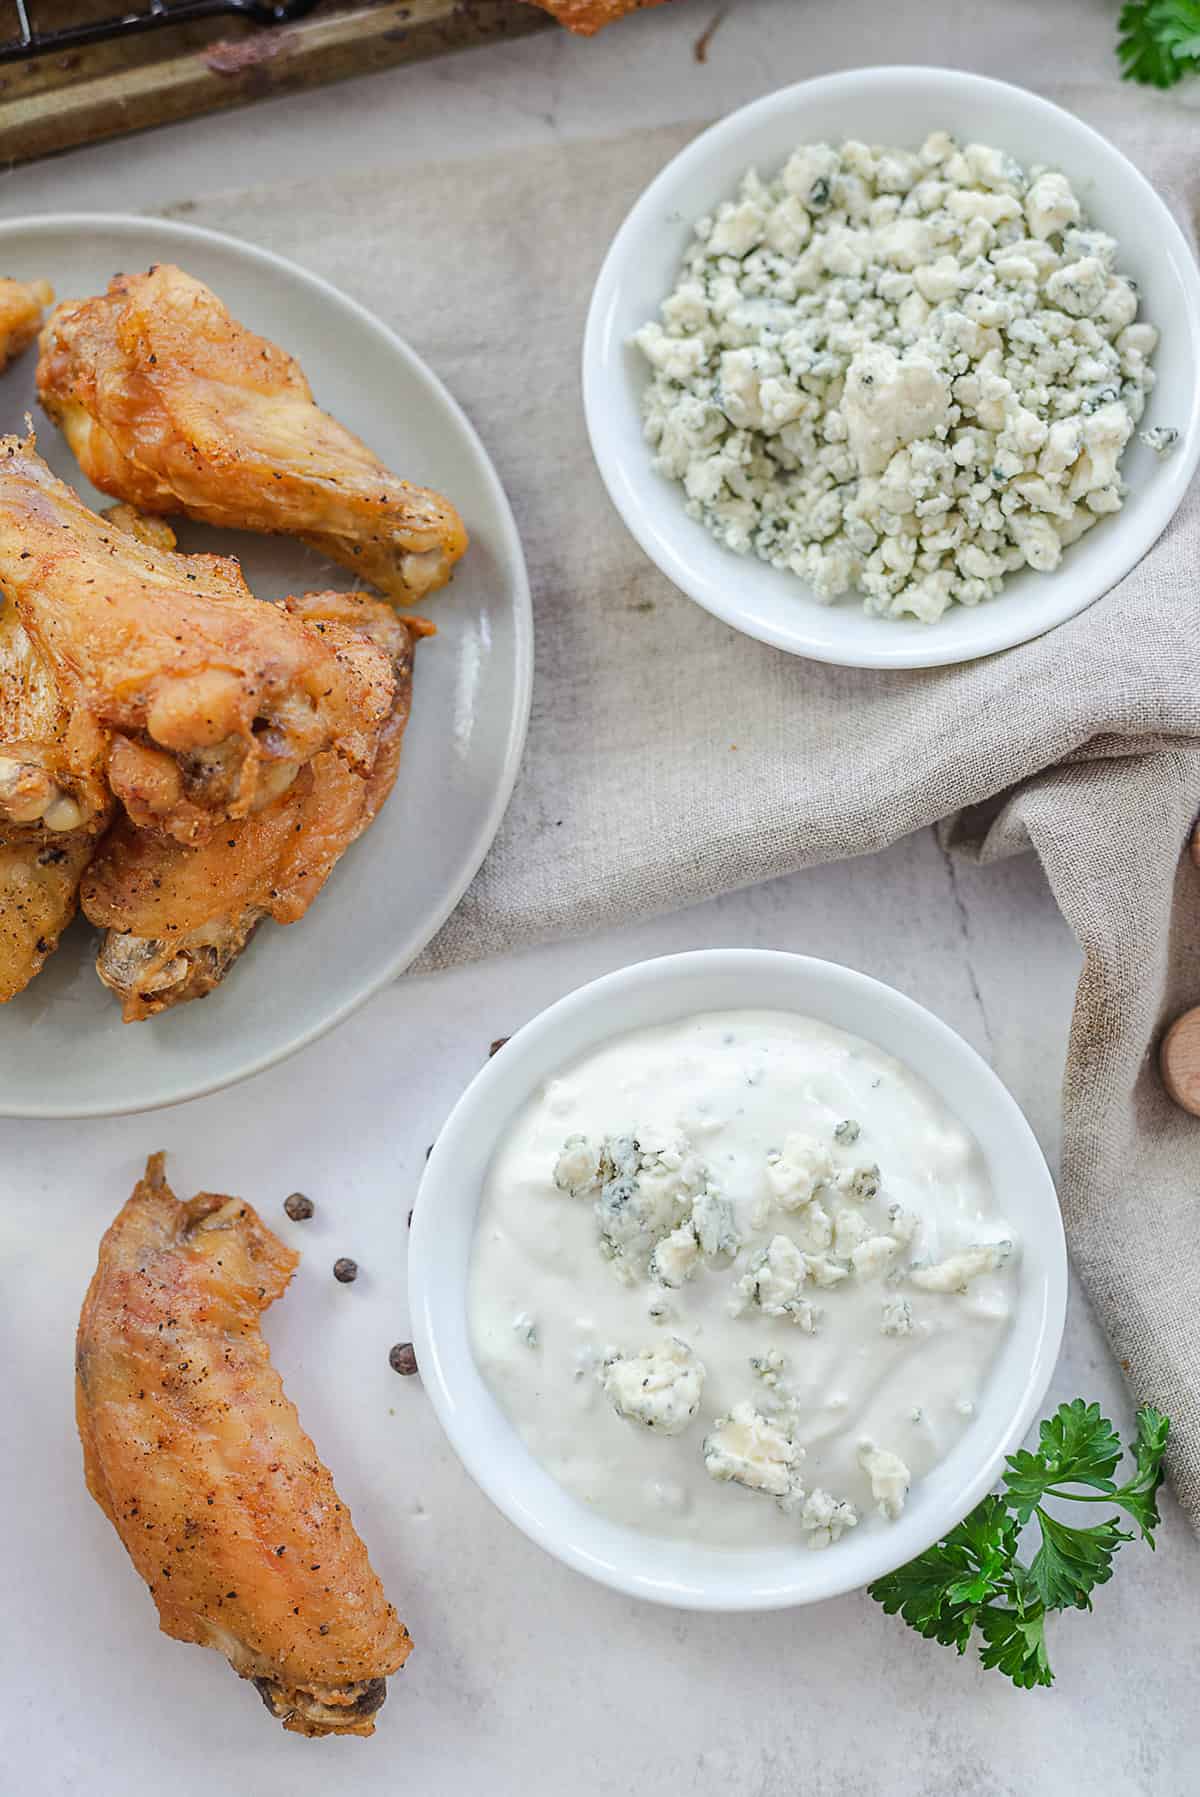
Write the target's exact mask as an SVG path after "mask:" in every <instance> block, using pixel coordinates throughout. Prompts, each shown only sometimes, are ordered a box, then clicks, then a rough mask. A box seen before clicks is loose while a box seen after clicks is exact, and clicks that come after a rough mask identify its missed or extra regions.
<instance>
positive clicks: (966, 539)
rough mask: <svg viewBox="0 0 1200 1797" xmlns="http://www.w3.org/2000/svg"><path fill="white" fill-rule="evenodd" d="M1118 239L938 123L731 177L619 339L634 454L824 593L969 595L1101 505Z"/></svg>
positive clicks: (871, 601)
mask: <svg viewBox="0 0 1200 1797" xmlns="http://www.w3.org/2000/svg"><path fill="white" fill-rule="evenodd" d="M1117 250H1118V246H1117V243H1116V241H1115V239H1114V238H1112V237H1110V236H1108V235H1107V234H1106V233H1105V232H1103V231H1099V230H1096V229H1094V228H1093V227H1091V226H1090V225H1089V223H1088V221H1087V219H1086V217H1085V216H1084V212H1083V208H1082V206H1081V205H1080V202H1079V199H1078V197H1077V195H1076V194H1075V193H1074V191H1073V189H1072V187H1071V185H1070V183H1069V181H1068V180H1067V178H1066V177H1065V176H1064V175H1062V174H1061V173H1059V172H1058V171H1056V170H1053V169H1045V168H1039V167H1035V168H1033V169H1032V170H1030V171H1029V172H1028V173H1027V172H1026V171H1025V170H1023V169H1022V168H1021V167H1020V166H1019V165H1018V164H1017V163H1016V162H1015V161H1013V159H1012V158H1011V157H1009V156H1007V155H1005V154H1004V153H1003V152H1002V151H1000V150H997V149H992V148H989V147H988V146H987V145H984V144H967V145H965V146H960V145H959V144H958V143H956V142H955V140H954V139H953V138H951V137H950V136H949V135H948V134H947V133H946V132H945V131H935V132H934V133H933V134H932V135H931V136H930V137H928V138H927V139H926V141H925V143H924V144H923V145H922V146H921V148H920V149H919V150H917V151H909V150H902V149H881V148H879V147H875V146H868V145H867V144H865V143H858V142H849V143H844V144H842V145H841V146H840V148H836V149H835V148H833V147H832V146H831V145H829V144H809V145H804V146H802V147H801V148H800V149H798V150H796V151H795V152H794V154H793V155H792V156H791V158H790V159H789V160H788V162H787V163H786V164H785V166H784V167H783V169H782V170H781V171H780V172H779V174H778V175H776V176H775V177H774V179H772V180H763V179H762V178H761V177H760V175H759V174H758V173H757V171H756V170H754V169H751V170H750V171H749V172H748V173H747V174H746V176H745V177H744V178H743V180H742V183H741V186H740V188H739V190H738V193H737V195H736V197H735V198H733V199H731V200H727V201H725V202H724V203H723V204H721V205H720V206H718V207H717V208H716V210H715V211H714V212H712V213H711V214H709V215H707V216H705V217H703V218H701V219H699V220H698V221H697V224H696V227H695V236H694V239H693V241H692V243H691V245H690V247H689V249H688V251H687V253H686V255H685V257H684V261H683V266H682V269H681V271H680V275H679V279H678V282H677V284H676V287H675V290H674V292H673V293H672V294H671V295H670V296H669V297H668V298H667V299H666V300H664V302H663V304H662V306H661V308H660V319H659V320H657V321H653V322H650V323H648V324H646V325H644V326H643V327H642V329H641V330H640V331H638V332H637V333H636V335H635V338H634V341H635V343H636V344H637V346H638V348H639V349H640V351H641V353H642V355H643V356H644V357H645V359H646V361H647V362H648V363H649V364H650V368H651V371H652V372H651V379H650V381H649V384H648V386H647V388H646V391H645V396H644V401H643V408H644V418H645V434H646V439H647V441H648V443H649V444H650V445H651V447H652V449H653V452H654V454H653V465H654V467H655V469H656V470H657V471H658V472H659V473H661V474H664V475H666V476H668V477H669V478H670V479H672V480H675V481H678V482H680V483H681V484H682V486H683V488H684V493H685V501H686V508H687V511H688V513H689V515H690V516H691V517H693V518H695V519H697V520H699V521H700V522H702V523H703V524H705V525H706V526H707V527H708V529H709V530H710V531H711V532H712V534H713V535H714V536H715V537H716V538H717V540H718V541H719V542H721V543H722V544H724V545H725V546H726V547H727V548H729V549H731V550H734V551H735V552H736V553H738V554H741V555H751V554H752V555H756V556H758V557H760V558H761V559H762V560H763V561H766V562H769V563H770V564H771V565H772V566H774V567H776V568H780V569H785V570H789V571H791V572H792V573H794V574H796V575H798V576H800V577H801V578H802V579H803V580H805V581H807V582H808V584H809V585H810V587H811V589H812V591H813V592H814V594H815V595H816V597H817V598H818V599H820V600H821V601H822V602H825V603H832V602H833V601H834V600H836V599H838V598H839V597H841V596H842V595H843V594H846V593H850V592H855V593H859V594H861V595H862V598H863V604H864V608H865V609H866V611H868V612H869V613H872V614H874V615H877V616H881V617H913V618H917V619H919V620H921V621H923V622H926V623H932V622H934V621H935V620H936V619H938V618H939V617H941V615H942V613H943V612H944V611H945V610H946V609H947V607H948V606H950V605H953V604H959V605H978V604H979V603H980V602H981V601H982V600H985V599H988V598H991V597H994V596H995V595H996V594H998V593H999V592H1000V590H1001V587H1002V585H1003V582H1004V580H1005V577H1006V576H1007V575H1009V574H1011V573H1013V572H1015V571H1016V570H1017V569H1020V568H1025V567H1029V568H1033V569H1036V570H1039V571H1041V572H1049V571H1051V570H1053V569H1054V568H1056V567H1057V566H1058V563H1059V561H1060V560H1061V558H1062V555H1063V553H1064V551H1065V550H1066V549H1067V548H1069V546H1070V545H1071V544H1072V543H1074V542H1075V541H1076V540H1077V539H1078V538H1079V537H1081V536H1082V535H1083V534H1084V532H1085V531H1087V530H1090V529H1091V528H1092V526H1093V525H1094V524H1095V523H1096V522H1097V520H1098V519H1099V518H1101V517H1103V516H1105V515H1106V514H1107V513H1109V512H1115V511H1117V510H1119V508H1120V506H1121V503H1122V500H1123V497H1124V494H1125V487H1124V483H1123V481H1122V478H1121V474H1120V471H1119V463H1120V460H1121V456H1122V453H1123V451H1124V449H1125V446H1126V444H1127V443H1128V441H1129V439H1130V437H1131V436H1132V434H1133V432H1134V430H1135V428H1136V426H1137V425H1138V423H1139V422H1140V420H1141V417H1142V414H1143V411H1144V410H1145V406H1146V400H1147V396H1148V395H1149V393H1150V391H1151V388H1152V387H1153V384H1154V371H1153V369H1152V368H1151V366H1150V358H1151V357H1152V355H1153V353H1154V349H1155V346H1156V344H1157V341H1158V333H1157V331H1156V330H1155V328H1154V326H1153V325H1151V324H1148V323H1146V322H1144V321H1142V320H1139V319H1138V316H1137V314H1138V296H1137V290H1136V286H1135V284H1134V283H1133V282H1132V281H1131V280H1130V279H1129V278H1128V277H1126V276H1125V275H1123V274H1122V273H1121V271H1120V270H1119V268H1118V266H1117ZM1174 435H1177V433H1174ZM1151 439H1152V441H1151V442H1150V446H1151V447H1152V448H1154V449H1155V450H1156V451H1157V452H1159V453H1163V452H1165V451H1166V450H1167V449H1169V448H1170V446H1171V442H1172V441H1173V440H1174V438H1173V434H1172V432H1171V431H1170V429H1169V428H1168V427H1162V426H1160V427H1158V428H1157V429H1156V430H1155V431H1152V432H1147V433H1146V434H1145V438H1144V439H1143V440H1145V441H1150V440H1151ZM843 1139H844V1138H843ZM781 1158H782V1159H783V1160H785V1161H787V1160H790V1158H791V1157H790V1156H789V1155H788V1154H787V1152H786V1149H785V1153H784V1155H783V1156H782V1157H781ZM789 1170H790V1169H789Z"/></svg>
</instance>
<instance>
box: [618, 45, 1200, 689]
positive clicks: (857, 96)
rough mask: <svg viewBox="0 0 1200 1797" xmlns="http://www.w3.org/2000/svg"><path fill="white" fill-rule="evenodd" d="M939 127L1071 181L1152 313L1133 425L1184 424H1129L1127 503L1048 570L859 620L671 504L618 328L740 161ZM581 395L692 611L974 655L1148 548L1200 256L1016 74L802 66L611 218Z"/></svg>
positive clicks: (817, 637) (1183, 477)
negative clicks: (1158, 449) (1162, 432)
mask: <svg viewBox="0 0 1200 1797" xmlns="http://www.w3.org/2000/svg"><path fill="white" fill-rule="evenodd" d="M939 128H944V129H946V130H948V131H949V132H951V134H952V135H953V136H955V137H957V138H959V139H960V140H962V141H964V142H977V143H980V142H981V143H986V144H994V145H996V146H997V147H999V148H1000V149H1004V150H1008V151H1010V152H1011V153H1012V155H1014V156H1015V157H1016V158H1017V160H1018V161H1019V162H1021V163H1022V164H1023V165H1024V166H1025V167H1026V168H1029V167H1030V166H1031V165H1032V164H1034V163H1038V162H1041V163H1046V164H1049V165H1050V166H1052V167H1054V168H1059V169H1062V170H1063V171H1064V172H1065V173H1066V174H1067V175H1068V176H1069V177H1070V179H1071V182H1072V185H1073V186H1074V188H1075V191H1076V193H1077V194H1078V195H1079V197H1080V199H1081V201H1082V202H1083V205H1084V208H1085V210H1086V211H1087V213H1088V214H1089V217H1090V219H1091V221H1092V223H1093V224H1095V225H1097V226H1098V227H1100V228H1101V229H1103V230H1105V231H1108V232H1111V234H1112V235H1113V236H1114V237H1116V238H1117V240H1118V242H1119V244H1120V253H1119V267H1120V268H1121V270H1122V271H1123V272H1125V273H1128V274H1131V275H1132V276H1134V278H1135V279H1136V280H1137V281H1138V283H1139V286H1140V289H1141V295H1142V307H1141V311H1140V312H1139V317H1141V318H1144V319H1146V320H1148V321H1149V322H1150V323H1151V324H1155V325H1157V326H1158V328H1159V330H1160V331H1161V333H1162V340H1161V343H1160V345H1159V348H1158V351H1157V353H1156V356H1155V360H1154V366H1155V368H1156V370H1157V374H1158V384H1157V387H1156V388H1155V391H1154V393H1153V394H1152V395H1151V399H1150V403H1149V405H1148V406H1147V409H1146V415H1145V417H1144V419H1143V420H1142V423H1141V424H1140V425H1139V427H1138V428H1139V429H1140V430H1145V429H1147V428H1149V427H1150V426H1151V425H1159V424H1166V425H1173V426H1174V427H1175V428H1176V429H1177V430H1178V431H1179V433H1180V440H1179V442H1178V444H1177V445H1176V447H1175V449H1174V451H1173V453H1172V454H1171V456H1170V457H1169V458H1167V459H1166V460H1165V461H1162V462H1160V461H1159V460H1158V459H1157V458H1156V457H1155V455H1154V454H1153V452H1152V451H1151V450H1149V449H1147V448H1146V447H1145V445H1144V444H1140V443H1138V442H1136V440H1135V441H1134V443H1133V444H1132V446H1131V447H1130V449H1129V450H1128V451H1127V452H1126V455H1125V457H1124V459H1123V461H1122V464H1121V467H1122V472H1123V473H1124V475H1125V477H1126V480H1127V481H1128V483H1129V497H1128V498H1127V499H1126V501H1125V505H1124V507H1123V509H1122V510H1121V511H1120V512H1118V513H1116V514H1115V515H1114V516H1112V517H1109V518H1105V519H1103V520H1102V521H1101V522H1100V524H1098V525H1097V526H1096V528H1095V529H1094V530H1092V531H1089V533H1088V535H1087V536H1086V537H1084V538H1082V539H1081V540H1080V541H1079V542H1078V543H1075V544H1073V545H1072V546H1071V548H1070V549H1069V550H1068V551H1067V553H1066V554H1065V555H1064V557H1063V560H1062V563H1061V564H1060V566H1059V567H1058V568H1057V569H1056V570H1055V571H1054V573H1052V574H1036V573H1034V572H1033V571H1032V570H1028V569H1025V570H1022V571H1021V573H1020V574H1018V575H1013V576H1010V578H1009V579H1008V581H1007V582H1006V584H1005V588H1004V591H1003V592H1002V593H1001V594H1000V596H999V598H997V599H988V600H985V601H984V602H983V604H981V605H979V606H976V607H974V608H973V609H968V608H966V607H963V606H960V605H955V606H952V607H951V608H950V610H949V611H947V612H946V613H945V614H944V616H943V617H941V618H940V619H939V620H938V621H937V622H936V623H935V624H921V623H918V622H917V621H916V620H915V619H898V618H871V617H868V616H867V615H866V613H865V612H864V611H863V610H862V600H861V596H856V595H853V594H849V595H847V596H846V597H845V598H844V599H842V600H840V601H839V602H838V603H837V604H835V605H832V606H823V605H821V604H820V603H819V602H818V601H817V600H816V599H815V598H814V596H813V594H812V592H811V589H810V588H809V587H808V586H807V585H806V584H805V583H804V582H803V581H802V580H800V579H799V578H798V577H797V576H796V575H794V574H789V573H786V572H782V571H780V570H778V569H775V568H772V567H770V566H769V565H768V564H767V563H766V562H761V561H759V560H757V558H755V557H750V556H739V555H735V554H734V553H733V552H732V551H731V550H728V549H723V548H722V547H721V546H720V544H718V543H717V542H716V541H715V539H714V538H713V537H711V536H710V535H709V533H708V531H707V530H706V529H705V528H704V526H703V525H702V524H700V523H698V522H696V521H695V520H694V519H691V518H689V517H688V516H687V514H686V513H685V511H684V500H683V492H682V489H681V488H680V487H679V485H678V484H677V483H676V482H674V481H669V480H667V479H666V478H665V477H664V476H662V475H660V474H655V473H654V472H653V470H652V469H651V466H650V455H651V451H650V449H649V446H648V445H647V444H646V442H645V441H644V439H643V436H642V419H641V395H642V391H643V389H644V387H645V385H646V382H647V379H648V368H647V365H646V363H645V360H644V358H643V357H642V356H641V354H640V353H639V352H638V351H637V350H635V349H634V348H632V347H631V345H630V341H629V340H630V337H631V336H632V334H633V333H634V331H636V330H637V329H638V328H639V326H641V325H643V324H645V323H646V322H647V320H649V319H652V318H657V316H658V308H659V305H660V304H661V302H662V300H663V299H664V298H665V297H666V295H667V294H668V293H670V292H671V290H672V288H673V287H674V285H675V280H676V276H677V274H678V270H679V264H680V261H681V260H682V257H683V253H684V250H685V248H686V246H687V244H688V242H689V241H690V239H691V236H692V227H693V225H694V223H695V220H696V219H698V218H699V217H700V216H701V215H702V214H703V213H705V212H708V211H710V210H711V209H712V208H713V207H714V206H715V205H716V204H717V203H718V202H719V201H720V200H723V199H728V198H730V197H731V196H732V195H733V193H734V191H735V189H736V187H737V184H738V182H739V180H740V179H741V177H742V175H743V174H744V173H745V171H746V170H747V169H748V168H750V167H751V166H755V167H757V168H758V169H759V171H760V172H761V173H762V174H764V175H774V173H775V172H776V170H777V169H778V168H780V167H781V166H782V164H783V163H784V162H785V161H786V160H787V157H788V156H789V155H790V154H791V152H792V150H793V149H795V148H796V146H797V145H798V144H802V143H812V142H819V141H821V140H824V141H827V142H830V143H835V144H836V143H842V142H844V141H845V140H846V139H847V138H861V139H865V140H866V141H867V142H868V143H883V144H900V145H907V146H911V147H913V148H916V147H917V146H918V145H919V144H920V143H921V142H922V141H923V140H924V138H925V137H926V136H927V135H928V134H929V132H930V131H933V130H936V129H939ZM583 398H584V408H585V410H586V413H587V422H588V430H589V432H590V434H591V439H592V449H593V452H594V454H595V457H596V461H597V464H598V466H599V469H600V473H601V475H602V476H603V478H604V482H605V485H606V486H607V488H608V491H609V495H610V497H611V498H612V502H613V504H614V505H615V506H616V508H617V510H618V512H620V514H621V516H622V518H623V519H624V520H625V523H626V525H627V526H628V527H629V529H630V531H631V532H632V533H633V535H634V536H635V537H636V538H637V540H638V542H639V543H640V544H641V546H642V548H643V549H644V550H645V552H646V554H647V555H648V556H649V557H650V559H651V561H653V562H654V563H656V565H657V566H658V567H659V568H660V569H661V570H662V572H663V573H664V574H665V575H666V576H667V578H668V579H669V580H672V581H674V583H675V585H676V586H677V587H679V588H680V589H681V590H682V591H683V592H685V593H687V594H688V595H689V597H690V598H692V599H694V600H696V602H697V604H699V605H702V606H704V608H705V610H706V611H710V612H713V613H714V614H715V615H716V616H717V617H718V618H723V619H724V620H725V622H726V623H727V624H731V625H733V627H734V629H735V630H742V631H745V632H746V634H747V635H748V636H754V637H758V638H759V639H760V640H761V641H762V642H765V643H773V644H774V645H775V647H776V648H779V649H787V650H789V651H790V652H791V653H792V654H794V655H807V656H810V657H812V658H813V659H814V660H816V661H829V662H840V663H842V664H844V665H846V666H849V667H872V668H921V667H936V666H940V665H942V664H944V663H947V662H959V661H970V660H972V659H973V658H974V657H975V656H978V655H990V654H991V653H993V652H994V651H995V650H997V649H1009V648H1011V647H1012V646H1013V644H1015V643H1023V642H1027V641H1028V640H1029V638H1030V637H1035V636H1040V635H1041V634H1042V632H1043V631H1046V630H1049V629H1051V628H1052V626H1054V625H1055V624H1061V623H1062V622H1063V621H1064V620H1065V619H1067V618H1072V617H1074V616H1075V614H1076V613H1077V612H1080V611H1082V610H1083V609H1084V607H1085V606H1088V605H1091V604H1092V602H1093V601H1094V600H1096V599H1098V598H1099V597H1100V596H1101V594H1102V593H1105V592H1107V591H1108V590H1109V588H1110V587H1112V586H1114V585H1115V584H1116V582H1117V581H1118V580H1120V579H1121V578H1122V577H1123V576H1124V575H1125V574H1127V573H1128V572H1129V570H1130V569H1131V568H1132V567H1133V566H1134V564H1135V563H1136V562H1137V561H1139V560H1140V559H1141V557H1142V556H1143V555H1145V553H1146V551H1147V550H1148V549H1149V548H1150V546H1151V544H1152V543H1153V542H1154V541H1155V540H1156V538H1157V537H1158V536H1159V535H1160V534H1161V533H1162V531H1163V530H1164V529H1165V527H1166V525H1167V524H1168V522H1169V521H1170V519H1171V516H1172V514H1173V513H1174V511H1175V509H1176V507H1177V506H1178V505H1179V502H1180V500H1181V499H1182V498H1183V495H1184V491H1185V489H1186V488H1187V485H1188V483H1189V481H1190V480H1191V478H1192V475H1193V474H1194V473H1195V470H1196V466H1197V463H1198V462H1200V271H1198V270H1197V266H1196V262H1195V259H1194V257H1193V255H1192V252H1191V250H1190V249H1189V248H1188V245H1187V243H1186V241H1185V239H1184V237H1183V234H1182V232H1181V231H1180V229H1179V227H1178V225H1177V224H1176V223H1175V220H1174V219H1173V218H1172V216H1171V214H1170V212H1169V211H1168V210H1167V208H1166V206H1165V205H1164V204H1163V202H1162V200H1161V199H1160V198H1159V197H1158V195H1157V194H1156V193H1155V191H1154V189H1153V188H1152V187H1151V186H1150V184H1149V182H1148V181H1146V179H1145V178H1144V177H1143V176H1142V175H1140V174H1139V173H1138V171H1137V170H1136V169H1135V168H1134V166H1133V164H1132V163H1131V162H1129V161H1128V160H1127V159H1126V158H1125V157H1124V156H1123V155H1122V154H1121V152H1120V151H1119V150H1117V149H1115V148H1114V147H1113V145H1112V144H1110V143H1109V142H1107V140H1106V139H1105V138H1103V137H1100V136H1099V135H1098V134H1097V133H1096V132H1095V131H1093V130H1091V129H1090V127H1089V126H1087V125H1085V124H1083V123H1082V121H1081V120H1080V119H1077V118H1076V117H1075V116H1074V115H1073V114H1072V113H1069V112H1064V111H1063V110H1062V108H1061V107H1059V106H1052V105H1051V104H1050V102H1049V101H1048V100H1042V99H1039V98H1038V96H1037V95H1036V94H1031V93H1028V92H1027V91H1026V90H1025V89H1024V88H1020V87H1010V86H1008V85H1007V83H1005V82H1002V81H988V80H985V79H984V78H983V77H982V76H979V75H967V74H963V73H962V72H961V71H959V70H957V69H926V68H883V69H853V70H848V71H846V72H845V73H843V74H839V75H828V76H824V77H822V78H821V79H820V80H816V81H802V82H800V83H799V85H797V86H795V87H787V88H783V89H781V90H780V92H779V93H775V94H768V95H767V96H766V98H765V99H762V100H756V101H755V102H754V103H753V105H750V106H744V107H742V109H741V110H740V111H739V112H734V113H731V114H730V116H729V117H728V118H726V119H723V120H722V121H721V123H720V124H718V125H714V126H713V127H712V129H711V130H709V131H705V132H704V133H703V134H702V135H701V136H700V137H697V138H696V139H695V141H694V142H693V143H690V144H688V146H687V148H686V149H684V150H681V151H680V153H679V155H678V156H676V157H675V159H674V161H672V162H669V163H668V164H667V166H666V168H665V169H664V170H663V171H662V173H661V174H660V175H659V176H658V177H657V179H656V180H654V181H653V182H651V184H650V186H649V187H648V188H647V189H646V191H645V193H644V194H643V195H642V197H641V199H640V200H638V202H637V204H636V205H635V206H634V208H633V210H632V212H630V214H629V216H628V217H627V218H626V220H625V222H624V224H623V225H622V226H621V228H620V230H619V231H618V232H617V235H616V237H615V238H614V240H613V243H612V247H611V248H610V250H609V252H608V256H607V257H606V259H605V262H604V266H603V267H602V269H601V270H600V275H599V278H598V280H597V282H596V289H595V292H594V294H593V296H592V304H591V310H590V312H589V314H588V321H587V331H586V335H585V337H584V346H583Z"/></svg>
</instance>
